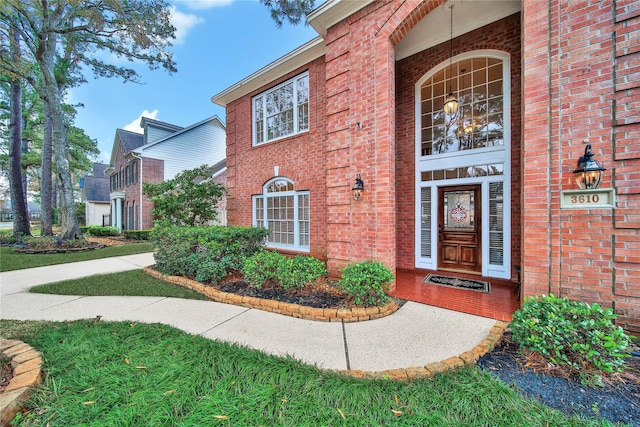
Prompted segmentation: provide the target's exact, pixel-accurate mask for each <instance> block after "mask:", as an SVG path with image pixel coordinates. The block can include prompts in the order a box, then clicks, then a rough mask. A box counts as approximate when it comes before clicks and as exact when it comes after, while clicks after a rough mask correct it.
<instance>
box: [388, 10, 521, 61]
mask: <svg viewBox="0 0 640 427" xmlns="http://www.w3.org/2000/svg"><path fill="white" fill-rule="evenodd" d="M452 4H453V5H454V7H453V37H454V38H455V37H458V36H460V35H462V34H465V33H468V32H469V31H473V30H475V29H477V28H480V27H483V26H485V25H487V24H490V23H492V22H495V21H497V20H499V19H502V18H506V17H507V16H510V15H513V14H514V13H517V12H519V11H520V10H521V9H522V0H450V1H448V2H446V3H444V4H443V5H441V6H439V7H438V8H437V9H435V10H433V11H432V12H431V13H429V14H428V15H427V16H425V17H424V18H423V19H422V20H421V21H420V22H418V24H417V25H416V26H415V27H413V28H412V29H411V31H409V33H408V34H407V35H406V36H405V37H404V38H403V39H402V40H400V43H398V44H397V46H396V55H395V58H396V61H399V60H401V59H404V58H407V57H409V56H411V55H414V54H416V53H418V52H422V51H423V50H425V49H429V48H431V47H433V46H437V45H439V44H440V43H444V42H446V41H448V40H449V38H450V34H451V25H450V24H451V15H450V14H451V10H450V9H449V6H450V5H452Z"/></svg>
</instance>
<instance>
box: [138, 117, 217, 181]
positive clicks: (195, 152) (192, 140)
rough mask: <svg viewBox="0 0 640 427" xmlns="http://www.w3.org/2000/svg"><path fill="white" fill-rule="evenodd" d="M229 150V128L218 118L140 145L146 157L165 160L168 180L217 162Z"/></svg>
mask: <svg viewBox="0 0 640 427" xmlns="http://www.w3.org/2000/svg"><path fill="white" fill-rule="evenodd" d="M149 130H150V129H149ZM226 150H227V148H226V132H225V129H224V127H222V126H221V125H220V122H219V121H218V120H216V119H212V120H209V121H207V122H205V123H202V124H201V125H199V126H195V127H193V128H191V129H186V130H185V131H184V132H178V133H177V134H176V135H175V136H172V137H170V138H167V139H165V140H163V141H161V142H159V143H157V144H155V145H151V146H143V147H140V151H141V153H142V155H143V157H151V158H154V159H161V160H164V179H165V180H166V179H172V178H173V177H175V176H176V175H177V174H178V173H180V172H182V171H183V170H187V169H193V168H196V167H198V166H201V165H203V164H207V165H210V166H211V165H214V164H216V163H218V162H220V161H221V160H224V159H225V157H226V154H227V153H226Z"/></svg>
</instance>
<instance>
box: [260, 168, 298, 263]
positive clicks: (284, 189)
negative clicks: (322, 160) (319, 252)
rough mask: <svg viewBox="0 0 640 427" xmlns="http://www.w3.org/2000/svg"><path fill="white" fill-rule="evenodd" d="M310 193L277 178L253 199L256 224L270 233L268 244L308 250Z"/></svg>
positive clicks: (284, 179) (283, 247) (275, 246)
mask: <svg viewBox="0 0 640 427" xmlns="http://www.w3.org/2000/svg"><path fill="white" fill-rule="evenodd" d="M309 220H310V210H309V192H308V191H296V190H295V188H294V185H293V182H292V181H291V180H289V179H286V178H274V179H272V180H270V181H269V182H267V183H266V184H265V185H264V187H263V192H262V194H259V195H255V196H253V225H254V226H256V227H264V228H266V229H268V230H269V237H268V238H267V245H268V246H270V247H273V248H282V249H293V250H298V251H302V252H308V251H309V237H310V232H309V230H310V225H309Z"/></svg>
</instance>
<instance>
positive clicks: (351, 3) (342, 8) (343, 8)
mask: <svg viewBox="0 0 640 427" xmlns="http://www.w3.org/2000/svg"><path fill="white" fill-rule="evenodd" d="M373 1H374V0H327V1H326V2H325V3H323V4H322V5H321V6H320V7H318V8H317V9H316V10H314V11H312V12H311V13H309V14H308V15H307V22H308V23H309V25H311V26H312V27H313V28H314V29H315V30H316V31H317V32H318V34H320V35H321V36H322V37H326V35H327V29H329V28H331V27H333V26H334V25H336V24H337V23H338V22H340V21H342V20H343V19H345V18H347V17H349V16H351V15H353V14H354V13H356V12H357V11H359V10H360V9H362V8H363V7H365V6H367V5H368V4H370V3H373Z"/></svg>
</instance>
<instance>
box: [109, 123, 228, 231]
mask: <svg viewBox="0 0 640 427" xmlns="http://www.w3.org/2000/svg"><path fill="white" fill-rule="evenodd" d="M140 126H141V127H142V128H143V130H144V133H142V134H141V133H135V132H130V131H126V130H124V129H117V130H116V136H115V139H114V143H113V149H112V151H111V164H110V166H109V168H108V170H107V173H108V174H109V180H110V204H111V224H112V225H114V226H116V227H118V228H119V229H120V230H146V229H149V228H152V227H153V218H152V215H151V210H152V209H153V203H152V202H150V201H149V200H148V199H147V197H146V196H144V195H143V194H142V183H154V184H157V183H160V182H162V181H164V180H167V179H172V178H174V177H175V176H176V175H177V174H178V173H180V172H182V171H184V170H188V169H193V168H196V167H199V166H201V165H204V164H206V165H210V166H214V165H215V168H214V169H215V173H214V176H215V178H216V180H217V181H218V182H221V183H223V184H224V182H225V181H226V162H225V155H226V145H225V125H224V123H222V121H221V120H220V119H219V118H218V117H217V116H213V117H210V118H208V119H205V120H202V121H200V122H198V123H195V124H193V125H191V126H188V127H184V128H183V127H180V126H176V125H173V124H170V123H165V122H161V121H158V120H154V119H150V118H147V117H143V118H142V119H141V123H140ZM224 203H225V202H223V203H222V204H221V209H222V208H223V207H224V206H225V205H224ZM221 218H223V219H224V218H226V213H225V212H221Z"/></svg>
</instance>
